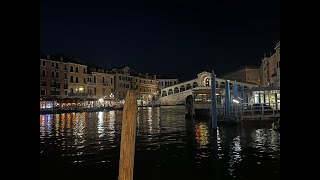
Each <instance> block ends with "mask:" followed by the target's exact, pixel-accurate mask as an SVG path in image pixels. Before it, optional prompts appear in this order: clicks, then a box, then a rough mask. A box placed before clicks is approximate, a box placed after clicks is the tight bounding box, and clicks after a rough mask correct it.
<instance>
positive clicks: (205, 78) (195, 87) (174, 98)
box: [160, 71, 258, 105]
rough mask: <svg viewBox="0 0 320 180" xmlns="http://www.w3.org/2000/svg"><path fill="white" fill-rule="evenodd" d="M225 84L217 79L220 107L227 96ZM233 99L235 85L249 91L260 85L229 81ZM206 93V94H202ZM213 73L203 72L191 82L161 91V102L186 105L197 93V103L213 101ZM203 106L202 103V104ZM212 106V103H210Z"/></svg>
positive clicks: (246, 97) (223, 80) (245, 99)
mask: <svg viewBox="0 0 320 180" xmlns="http://www.w3.org/2000/svg"><path fill="white" fill-rule="evenodd" d="M225 82H226V79H221V78H216V88H217V90H216V91H217V94H216V95H217V101H218V105H222V104H223V101H224V96H225ZM229 84H230V91H231V98H232V97H233V94H232V92H233V89H234V85H235V84H236V85H237V86H238V89H241V88H242V89H244V91H245V92H246V91H247V90H249V89H251V88H252V87H258V85H256V84H253V83H248V82H238V81H232V80H230V81H229ZM202 92H204V93H202ZM210 92H211V73H209V72H206V71H204V72H201V73H199V74H198V77H197V78H195V79H192V80H189V81H185V82H182V83H179V84H175V85H173V86H169V87H166V88H162V89H161V97H160V102H161V105H185V104H186V99H187V97H188V96H194V95H195V93H196V95H197V96H196V97H194V98H195V99H194V100H195V101H198V102H205V101H211V98H210V97H209V96H211V94H210ZM243 99H244V102H248V100H247V99H248V96H247V95H246V94H245V97H244V98H243ZM200 104H201V103H200ZM204 104H208V103H204ZM209 104H210V103H209Z"/></svg>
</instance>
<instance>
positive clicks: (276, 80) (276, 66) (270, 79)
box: [261, 41, 280, 87]
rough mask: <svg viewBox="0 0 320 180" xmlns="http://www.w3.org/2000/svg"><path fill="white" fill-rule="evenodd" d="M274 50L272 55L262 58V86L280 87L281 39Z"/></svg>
mask: <svg viewBox="0 0 320 180" xmlns="http://www.w3.org/2000/svg"><path fill="white" fill-rule="evenodd" d="M274 50H275V52H274V53H273V54H272V53H271V55H270V57H264V58H263V59H262V63H261V69H262V87H280V41H279V42H278V43H277V44H276V46H275V48H274Z"/></svg>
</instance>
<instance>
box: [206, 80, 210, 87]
mask: <svg viewBox="0 0 320 180" xmlns="http://www.w3.org/2000/svg"><path fill="white" fill-rule="evenodd" d="M205 84H206V86H210V80H209V78H206V80H205Z"/></svg>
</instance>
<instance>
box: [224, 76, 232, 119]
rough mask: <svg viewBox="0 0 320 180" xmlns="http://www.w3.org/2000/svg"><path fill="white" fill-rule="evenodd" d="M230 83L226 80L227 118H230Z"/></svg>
mask: <svg viewBox="0 0 320 180" xmlns="http://www.w3.org/2000/svg"><path fill="white" fill-rule="evenodd" d="M230 103H231V102H230V84H229V80H226V100H225V106H226V108H225V109H226V113H225V118H226V119H230Z"/></svg>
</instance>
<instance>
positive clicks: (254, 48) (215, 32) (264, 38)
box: [40, 0, 280, 80]
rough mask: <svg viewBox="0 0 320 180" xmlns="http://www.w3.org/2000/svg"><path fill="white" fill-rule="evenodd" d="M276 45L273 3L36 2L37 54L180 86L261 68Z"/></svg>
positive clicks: (276, 13)
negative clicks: (207, 75)
mask: <svg viewBox="0 0 320 180" xmlns="http://www.w3.org/2000/svg"><path fill="white" fill-rule="evenodd" d="M279 40H280V1H276V0H269V1H264V0H252V1H247V0H241V1H240V0H234V1H230V0H229V1H226V0H221V1H202V0H193V1H183V0H180V1H178V0H171V1H156V0H154V1H153V0H149V1H144V2H143V1H134V0H131V1H121V0H117V1H115V0H113V1H109V0H107V1H95V0H91V1H79V0H78V1H73V0H41V2H40V51H42V52H44V53H48V54H55V53H60V54H64V55H66V56H71V57H75V58H78V59H81V60H83V61H86V62H89V63H93V64H96V65H100V66H105V67H108V68H111V67H115V66H123V65H128V66H129V67H131V68H133V69H134V70H135V71H137V72H141V73H145V72H148V73H149V74H159V75H162V74H168V75H175V76H177V77H178V78H179V79H180V80H188V79H191V78H194V77H195V76H196V74H197V73H199V72H202V71H204V70H207V71H211V70H212V69H215V71H216V73H217V75H218V76H219V75H221V74H223V73H227V72H228V71H231V70H233V69H235V68H237V67H240V66H244V65H259V63H260V61H261V58H262V57H263V54H264V53H265V52H267V53H269V52H270V51H272V50H273V48H274V46H275V43H276V42H277V41H279Z"/></svg>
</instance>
